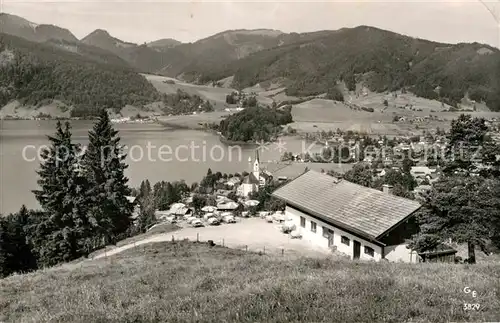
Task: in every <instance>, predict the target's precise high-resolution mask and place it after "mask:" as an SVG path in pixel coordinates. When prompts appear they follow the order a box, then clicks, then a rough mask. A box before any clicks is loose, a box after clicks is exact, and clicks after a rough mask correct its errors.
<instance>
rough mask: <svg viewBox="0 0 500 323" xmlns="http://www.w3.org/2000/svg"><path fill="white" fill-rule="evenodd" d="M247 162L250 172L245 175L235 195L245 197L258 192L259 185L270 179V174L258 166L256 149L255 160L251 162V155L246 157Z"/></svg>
mask: <svg viewBox="0 0 500 323" xmlns="http://www.w3.org/2000/svg"><path fill="white" fill-rule="evenodd" d="M248 164H249V168H250V172H249V174H248V175H247V176H245V178H244V179H243V182H242V184H241V185H240V186H239V187H238V190H237V195H238V196H242V197H247V196H249V195H250V194H252V193H254V192H258V191H259V187H262V186H264V185H266V182H267V181H269V180H271V175H270V174H269V173H268V172H266V171H263V170H261V168H260V160H259V151H258V150H256V151H255V160H254V161H253V164H252V158H251V157H248Z"/></svg>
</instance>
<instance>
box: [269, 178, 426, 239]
mask: <svg viewBox="0 0 500 323" xmlns="http://www.w3.org/2000/svg"><path fill="white" fill-rule="evenodd" d="M273 196H275V197H277V198H280V199H282V200H284V201H286V202H287V203H288V204H290V205H291V206H293V207H296V208H298V209H300V210H302V211H304V212H306V213H309V214H311V215H314V216H316V217H319V218H321V219H322V220H324V221H326V222H328V223H331V224H333V225H335V226H337V227H340V228H344V229H346V230H347V231H351V232H353V233H357V234H360V235H361V236H363V237H365V238H368V239H371V240H378V239H379V238H381V237H382V236H383V235H384V234H385V233H386V232H387V231H389V230H390V229H392V228H393V227H394V226H396V225H397V224H399V223H400V222H401V221H403V220H405V219H406V218H407V217H408V216H410V215H411V214H412V213H414V212H415V211H416V210H417V209H419V208H420V204H419V203H418V202H416V201H413V200H409V199H406V198H402V197H398V196H395V195H391V194H387V193H383V192H381V191H379V190H375V189H371V188H367V187H364V186H361V185H357V184H354V183H351V182H348V181H346V180H339V179H336V178H335V177H332V176H329V175H326V174H322V173H319V172H316V171H308V172H306V173H304V174H303V175H301V176H299V177H297V178H296V179H295V180H293V181H292V182H290V183H288V184H286V185H285V186H283V187H281V188H279V189H277V190H276V191H274V193H273Z"/></svg>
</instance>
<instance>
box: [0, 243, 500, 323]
mask: <svg viewBox="0 0 500 323" xmlns="http://www.w3.org/2000/svg"><path fill="white" fill-rule="evenodd" d="M499 269H500V268H499V266H498V265H493V264H478V265H454V264H417V265H411V264H397V263H385V262H381V263H374V262H353V261H349V260H343V259H334V258H332V259H330V258H328V259H317V258H314V259H313V258H286V257H276V256H275V257H272V256H268V255H259V254H254V253H245V252H244V251H239V250H232V249H227V248H223V247H219V246H215V247H210V246H208V245H207V244H204V243H195V242H187V241H179V242H168V243H157V244H150V245H145V246H140V247H137V248H135V249H132V250H128V251H126V252H123V253H122V254H118V255H116V256H112V257H109V258H107V259H101V260H98V261H90V262H84V263H82V264H81V266H80V267H79V268H76V269H72V270H68V269H46V270H40V271H37V272H34V273H30V274H24V275H14V276H11V277H8V278H6V279H3V280H0V313H1V314H0V322H299V321H300V322H381V321H384V322H445V321H446V322H449V321H455V322H457V321H474V322H478V321H489V322H492V321H499V320H500V298H499V297H500V270H499ZM464 287H470V288H471V289H472V290H475V291H477V297H476V298H472V296H471V295H470V294H465V293H464V291H463V289H464ZM464 303H477V304H480V309H479V311H464V310H463V306H464Z"/></svg>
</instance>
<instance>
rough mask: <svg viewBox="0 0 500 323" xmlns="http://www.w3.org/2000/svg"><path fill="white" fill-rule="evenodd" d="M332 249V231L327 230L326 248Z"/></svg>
mask: <svg viewBox="0 0 500 323" xmlns="http://www.w3.org/2000/svg"><path fill="white" fill-rule="evenodd" d="M331 247H333V230H328V248H331Z"/></svg>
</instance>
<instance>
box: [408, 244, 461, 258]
mask: <svg viewBox="0 0 500 323" xmlns="http://www.w3.org/2000/svg"><path fill="white" fill-rule="evenodd" d="M455 253H457V250H455V249H453V248H452V247H450V246H448V245H447V244H444V243H439V244H438V245H436V246H435V247H434V248H431V249H427V250H422V251H421V252H419V253H418V254H419V255H420V256H438V255H443V254H455Z"/></svg>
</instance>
